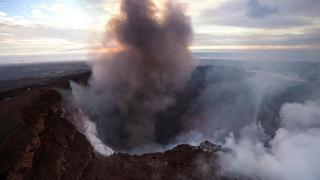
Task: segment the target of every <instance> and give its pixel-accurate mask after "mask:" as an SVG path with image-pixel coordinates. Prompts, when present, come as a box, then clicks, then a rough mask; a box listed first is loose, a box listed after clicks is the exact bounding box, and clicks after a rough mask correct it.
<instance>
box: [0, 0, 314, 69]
mask: <svg viewBox="0 0 320 180" xmlns="http://www.w3.org/2000/svg"><path fill="white" fill-rule="evenodd" d="M163 2H164V1H163V0H157V1H155V3H156V5H157V6H158V8H159V9H160V10H161V9H163V6H164V4H163ZM175 2H181V3H182V4H183V7H184V9H185V12H186V14H187V15H188V16H189V17H190V20H191V22H192V28H193V32H194V35H193V41H192V43H191V44H190V45H189V47H190V49H191V50H192V51H194V52H210V53H211V54H214V56H213V58H219V59H237V60H245V59H250V60H257V61H260V60H285V61H320V53H319V52H320V39H319V37H320V31H319V29H320V18H319V17H320V11H319V7H320V1H314V0H305V1H301V0H281V1H278V0H219V1H213V0H202V1H191V0H176V1H175ZM119 8H120V0H115V1H90V0H70V1H63V0H28V1H19V0H2V1H1V2H0V42H1V48H0V63H12V62H11V61H12V60H14V63H15V62H25V61H28V58H29V59H30V57H32V58H36V61H41V60H42V59H39V58H38V57H45V58H44V59H43V61H61V60H62V61H63V60H66V59H67V60H75V59H77V58H81V60H85V59H88V58H87V57H86V55H85V54H86V53H88V52H99V51H101V50H103V49H101V46H103V48H105V49H104V50H108V49H109V50H112V49H114V48H115V45H114V44H113V43H112V42H111V43H110V45H109V46H104V44H103V42H105V41H106V34H105V27H106V24H107V23H108V22H109V21H110V20H111V19H112V18H113V17H114V16H115V15H116V14H117V13H118V12H119ZM50 56H52V57H50ZM73 56H75V57H73ZM32 61H34V60H32Z"/></svg>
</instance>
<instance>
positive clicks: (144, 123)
mask: <svg viewBox="0 0 320 180" xmlns="http://www.w3.org/2000/svg"><path fill="white" fill-rule="evenodd" d="M156 11H157V9H156V6H155V5H154V4H153V3H152V2H151V1H149V0H123V1H122V6H121V13H120V16H117V17H115V18H114V19H113V20H112V21H111V22H110V25H109V30H108V32H107V35H108V36H107V39H106V40H105V41H106V42H108V41H116V42H117V43H118V44H119V46H120V47H121V50H120V51H118V52H115V53H112V54H106V55H103V57H102V58H101V59H100V60H99V61H95V62H93V64H92V72H93V75H92V77H91V81H90V93H89V92H88V93H85V92H82V93H85V94H82V95H83V96H88V97H89V96H90V97H92V96H95V97H92V98H89V99H90V100H88V101H89V102H88V101H87V102H84V103H90V105H87V107H88V108H89V109H90V112H92V113H93V114H95V116H96V121H97V128H98V132H99V134H100V135H101V136H102V138H103V139H104V140H105V141H106V142H107V143H109V144H111V145H113V146H114V147H116V148H119V149H129V148H133V147H137V146H141V145H146V144H152V143H154V142H153V141H154V138H155V137H154V136H155V132H156V126H155V124H156V122H155V121H156V118H155V115H156V114H157V113H160V112H164V111H165V110H166V109H167V108H168V107H169V106H170V105H173V104H174V102H175V98H174V97H175V94H176V92H178V91H179V90H182V88H183V87H184V85H185V83H186V81H187V80H188V78H189V77H190V74H191V71H192V69H193V67H194V65H195V64H194V60H193V57H192V54H191V53H190V51H189V49H188V45H189V43H190V41H191V39H192V29H191V26H190V19H189V18H188V17H187V16H186V15H184V13H183V12H182V10H181V8H180V7H179V6H177V5H174V4H172V3H171V4H167V5H166V8H165V11H164V12H163V16H162V17H158V16H156V15H155V13H156ZM110 35H112V36H110ZM97 106H99V107H97Z"/></svg>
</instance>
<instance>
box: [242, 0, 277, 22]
mask: <svg viewBox="0 0 320 180" xmlns="http://www.w3.org/2000/svg"><path fill="white" fill-rule="evenodd" d="M277 12H278V8H277V7H271V6H267V5H263V4H261V3H260V1H259V0H249V1H248V2H247V15H248V16H249V17H252V18H258V19H259V18H264V17H266V16H269V15H272V14H275V13H277Z"/></svg>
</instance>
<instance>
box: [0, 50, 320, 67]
mask: <svg viewBox="0 0 320 180" xmlns="http://www.w3.org/2000/svg"><path fill="white" fill-rule="evenodd" d="M268 53H269V56H270V57H277V58H276V59H272V58H269V59H268V58H265V56H266V55H268ZM273 53H275V52H274V51H269V52H268V51H262V52H261V51H246V52H244V51H233V52H214V51H192V54H193V55H194V57H195V58H196V59H198V60H201V61H203V60H209V61H210V60H213V61H219V60H221V61H253V62H268V61H270V62H271V61H273V62H274V61H279V62H319V63H320V58H318V55H319V56H320V52H316V53H315V54H313V55H309V57H306V58H304V59H303V56H306V54H308V53H306V52H296V53H293V54H292V53H286V52H283V51H279V52H276V53H278V55H277V56H274V55H272V54H273ZM261 54H263V56H262V57H263V58H259V57H258V56H259V55H261ZM94 59H95V58H92V57H90V55H88V54H43V55H16V56H15V55H11V56H0V65H6V64H30V63H55V62H56V63H61V62H66V63H67V62H90V61H91V60H94Z"/></svg>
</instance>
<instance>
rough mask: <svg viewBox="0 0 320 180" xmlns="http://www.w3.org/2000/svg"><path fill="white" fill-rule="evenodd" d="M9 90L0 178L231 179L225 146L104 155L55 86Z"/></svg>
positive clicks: (1, 119) (2, 108) (1, 106)
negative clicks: (222, 172)
mask: <svg viewBox="0 0 320 180" xmlns="http://www.w3.org/2000/svg"><path fill="white" fill-rule="evenodd" d="M61 82H65V81H61ZM61 82H59V83H60V85H61V84H64V83H61ZM65 85H66V84H65ZM66 86H67V85H66ZM6 93H7V94H2V96H4V97H5V96H8V95H10V99H7V100H2V101H1V102H0V135H1V136H0V137H1V141H0V143H1V144H0V179H10V180H11V179H39V180H40V179H41V180H42V179H48V180H49V179H67V180H71V179H90V180H91V179H119V180H122V179H139V180H143V179H148V180H149V179H166V180H167V179H227V178H225V177H221V176H219V175H218V173H217V172H218V166H217V165H216V163H215V161H216V159H217V155H218V151H219V150H220V147H218V146H215V145H212V144H210V143H209V142H206V143H203V144H202V145H201V146H199V147H194V146H190V145H179V146H177V147H176V148H174V149H171V150H169V151H167V152H164V153H149V154H143V155H139V156H138V155H129V154H125V153H116V154H114V155H111V156H109V157H103V156H101V155H98V154H96V153H95V152H94V149H93V147H92V146H91V145H90V143H89V142H88V140H87V139H86V137H85V136H84V135H82V134H81V133H79V132H78V131H77V129H76V128H75V126H74V125H73V124H72V123H70V122H69V121H68V120H67V119H66V118H65V116H64V110H63V109H62V107H61V102H62V97H61V95H60V94H59V93H58V92H57V91H56V90H52V89H51V88H49V87H45V88H44V87H35V88H32V89H28V88H25V89H20V90H19V91H17V92H14V93H13V92H11V93H10V92H6Z"/></svg>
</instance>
